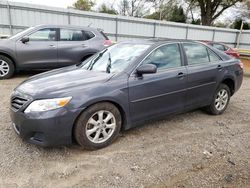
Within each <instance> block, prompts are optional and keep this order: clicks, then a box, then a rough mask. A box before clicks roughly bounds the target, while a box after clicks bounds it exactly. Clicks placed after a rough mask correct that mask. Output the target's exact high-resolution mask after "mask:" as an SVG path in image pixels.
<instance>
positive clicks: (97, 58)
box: [87, 49, 108, 70]
mask: <svg viewBox="0 0 250 188" xmlns="http://www.w3.org/2000/svg"><path fill="white" fill-rule="evenodd" d="M107 50H108V49H105V50H104V51H103V52H101V53H99V54H98V56H97V57H96V58H95V59H93V60H92V61H91V63H90V65H89V66H88V68H87V70H92V68H93V66H94V64H95V63H96V62H97V61H98V60H99V59H100V58H101V57H102V56H103V54H104V53H105V52H106V51H107Z"/></svg>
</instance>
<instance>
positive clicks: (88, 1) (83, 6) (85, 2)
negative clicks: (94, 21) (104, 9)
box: [73, 0, 95, 11]
mask: <svg viewBox="0 0 250 188" xmlns="http://www.w3.org/2000/svg"><path fill="white" fill-rule="evenodd" d="M94 5H95V2H94V1H92V0H77V1H76V2H75V3H74V4H73V7H74V8H76V9H79V10H85V11H90V10H91V8H92V7H93V6H94Z"/></svg>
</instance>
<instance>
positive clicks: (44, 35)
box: [29, 28, 56, 41]
mask: <svg viewBox="0 0 250 188" xmlns="http://www.w3.org/2000/svg"><path fill="white" fill-rule="evenodd" d="M29 40H30V41H55V40H56V29H55V28H46V29H40V30H38V31H36V32H35V33H32V34H30V35H29Z"/></svg>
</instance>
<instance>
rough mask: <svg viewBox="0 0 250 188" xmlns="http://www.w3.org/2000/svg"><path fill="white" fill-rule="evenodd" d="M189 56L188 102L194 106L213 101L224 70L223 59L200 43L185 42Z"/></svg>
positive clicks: (187, 106)
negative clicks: (218, 81)
mask: <svg viewBox="0 0 250 188" xmlns="http://www.w3.org/2000/svg"><path fill="white" fill-rule="evenodd" d="M183 48H184V51H185V54H186V57H187V71H188V84H187V100H186V101H187V102H186V105H185V107H186V108H187V109H188V108H194V107H199V106H204V105H208V104H210V103H211V100H212V98H213V95H214V93H215V90H216V86H217V80H218V77H219V75H220V72H222V70H223V66H222V61H221V59H220V57H218V56H217V55H216V54H215V53H214V52H213V51H212V50H211V49H209V48H208V47H206V46H205V45H203V44H200V43H191V42H190V43H183Z"/></svg>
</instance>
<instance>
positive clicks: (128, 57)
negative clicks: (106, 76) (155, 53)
mask: <svg viewBox="0 0 250 188" xmlns="http://www.w3.org/2000/svg"><path fill="white" fill-rule="evenodd" d="M149 47H150V45H147V44H128V43H119V44H116V45H113V46H111V47H109V48H106V49H105V50H103V51H102V52H100V53H97V54H96V55H95V56H94V57H93V58H90V59H89V60H88V61H87V62H84V65H83V68H84V69H86V70H92V71H100V72H106V73H118V72H122V71H124V70H125V69H126V68H127V67H128V66H129V65H130V64H131V62H132V61H133V60H135V59H136V58H137V57H139V56H140V55H142V54H143V53H144V52H145V51H146V50H147V49H148V48H149Z"/></svg>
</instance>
